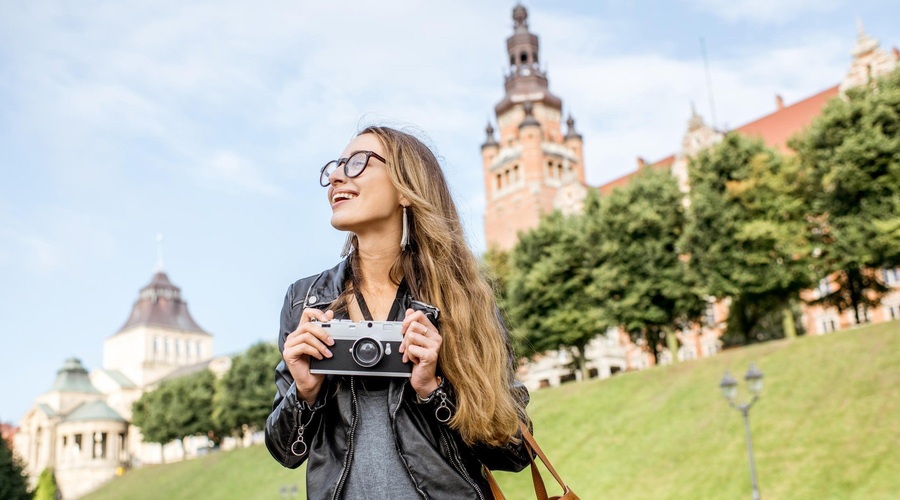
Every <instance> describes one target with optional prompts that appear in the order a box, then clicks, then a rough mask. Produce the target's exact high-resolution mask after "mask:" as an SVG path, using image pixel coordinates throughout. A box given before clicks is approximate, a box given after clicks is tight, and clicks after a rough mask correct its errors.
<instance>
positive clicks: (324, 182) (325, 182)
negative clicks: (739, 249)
mask: <svg viewBox="0 0 900 500" xmlns="http://www.w3.org/2000/svg"><path fill="white" fill-rule="evenodd" d="M360 153H363V154H365V155H366V162H365V163H363V166H362V168H361V169H359V172H356V173H355V174H353V175H350V170H349V168H348V165H350V159H351V158H353V157H354V156H356V155H358V154H360ZM373 156H374V157H375V158H376V159H379V160H381V162H382V163H384V164H387V160H385V159H384V158H382V157H381V155H380V154H378V153H376V152H374V151H365V150H360V151H354V152H352V153H350V156H348V157H346V158H338V159H337V160H331V161H330V162H328V163H326V164H325V166H324V167H322V170H319V184H320V185H321V186H322V187H328V186H330V185H331V181H330V180H329V179H328V178H329V177H331V174H332V173H333V172H334V171H335V170H337V169H339V168H341V165H343V166H344V175H346V176H347V178H348V179H352V178H354V177H359V176H360V175H362V173H363V172H365V170H366V167H368V166H369V159H371V158H372V157H373ZM332 163H336V165H335V166H334V170H332V171H331V172H329V173H328V175H325V171H326V170H328V166H329V165H331V164H332Z"/></svg>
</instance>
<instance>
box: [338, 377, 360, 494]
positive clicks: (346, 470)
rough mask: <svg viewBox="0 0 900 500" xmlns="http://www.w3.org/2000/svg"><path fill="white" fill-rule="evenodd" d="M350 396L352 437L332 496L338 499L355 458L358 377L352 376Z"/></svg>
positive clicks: (357, 418) (357, 419)
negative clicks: (354, 441) (354, 437)
mask: <svg viewBox="0 0 900 500" xmlns="http://www.w3.org/2000/svg"><path fill="white" fill-rule="evenodd" d="M350 396H351V398H352V404H351V409H352V411H353V419H352V420H351V422H350V437H349V443H348V444H347V456H346V457H344V468H343V470H341V479H340V480H338V484H337V488H335V489H334V495H333V496H332V497H331V498H332V499H333V500H337V499H338V498H340V496H341V490H343V489H344V483H345V482H346V481H347V475H348V473H349V472H350V462H351V461H352V460H353V434H355V433H356V424H357V422H358V421H359V405H358V402H357V400H356V377H350Z"/></svg>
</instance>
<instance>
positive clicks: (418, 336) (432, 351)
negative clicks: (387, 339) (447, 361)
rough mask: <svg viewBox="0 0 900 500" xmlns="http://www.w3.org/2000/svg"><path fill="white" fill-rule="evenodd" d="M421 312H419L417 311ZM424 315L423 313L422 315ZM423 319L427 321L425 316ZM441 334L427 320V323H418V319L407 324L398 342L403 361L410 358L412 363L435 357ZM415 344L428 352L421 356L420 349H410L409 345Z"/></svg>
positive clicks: (438, 348) (439, 345)
mask: <svg viewBox="0 0 900 500" xmlns="http://www.w3.org/2000/svg"><path fill="white" fill-rule="evenodd" d="M419 314H421V313H419ZM422 316H423V317H424V315H422ZM424 319H425V321H428V320H427V318H424ZM441 342H442V339H441V335H440V333H438V331H437V329H435V328H434V326H433V325H431V322H430V321H429V322H428V324H427V325H426V324H423V323H419V322H418V321H412V322H410V323H408V324H407V327H406V331H405V333H404V335H403V342H401V343H400V352H402V353H403V362H404V363H405V362H406V361H407V360H412V362H413V363H416V364H418V363H420V362H421V360H422V359H423V358H424V359H432V358H433V359H435V360H436V359H437V355H438V352H439V351H440V348H441ZM413 346H416V347H419V348H421V349H424V350H425V351H428V352H429V354H427V355H425V356H423V355H422V354H421V353H422V352H423V351H421V350H420V349H416V350H414V351H413V350H411V347H413Z"/></svg>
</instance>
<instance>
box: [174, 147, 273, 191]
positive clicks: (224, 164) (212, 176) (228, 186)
mask: <svg viewBox="0 0 900 500" xmlns="http://www.w3.org/2000/svg"><path fill="white" fill-rule="evenodd" d="M191 173H192V175H193V176H194V177H195V178H196V179H197V180H198V182H199V183H201V184H202V185H206V186H209V187H212V188H215V189H225V190H226V191H233V192H239V193H245V192H249V193H255V194H261V195H263V196H269V197H276V198H283V197H286V196H287V192H286V191H285V190H284V189H282V188H281V187H280V186H278V185H276V184H274V183H272V182H269V181H268V180H266V179H265V178H264V177H263V174H262V173H261V172H260V170H259V169H258V168H257V167H256V166H255V165H254V164H253V163H252V162H251V161H250V160H248V159H246V158H243V157H241V156H240V155H239V154H237V153H235V152H234V151H218V152H216V153H214V154H213V155H212V156H211V157H210V158H209V159H207V160H206V161H202V162H200V164H199V165H198V166H197V167H195V168H193V169H192V170H191Z"/></svg>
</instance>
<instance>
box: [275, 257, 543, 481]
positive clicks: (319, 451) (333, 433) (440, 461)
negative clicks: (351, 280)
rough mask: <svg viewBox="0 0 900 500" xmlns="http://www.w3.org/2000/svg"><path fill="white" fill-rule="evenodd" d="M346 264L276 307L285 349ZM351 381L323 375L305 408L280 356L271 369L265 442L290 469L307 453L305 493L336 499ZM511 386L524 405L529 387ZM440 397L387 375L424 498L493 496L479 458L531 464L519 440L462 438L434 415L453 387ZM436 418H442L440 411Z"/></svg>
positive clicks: (345, 463)
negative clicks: (422, 398)
mask: <svg viewBox="0 0 900 500" xmlns="http://www.w3.org/2000/svg"><path fill="white" fill-rule="evenodd" d="M348 268H349V265H348V262H347V260H344V261H342V262H341V263H340V264H338V265H337V266H335V267H334V268H332V269H330V270H328V271H325V272H323V273H321V274H319V275H316V276H311V277H309V278H304V279H301V280H298V281H297V282H296V283H294V284H293V285H291V286H290V287H289V288H288V291H287V295H286V297H285V300H284V307H283V309H282V311H281V333H280V334H279V336H278V347H279V349H281V350H282V351H284V341H285V338H286V337H287V336H288V335H289V334H290V333H291V332H293V331H294V330H296V328H297V325H298V324H299V322H300V314H301V313H302V311H303V309H304V308H306V307H317V308H321V309H325V308H326V307H327V306H328V305H329V304H331V303H332V302H333V301H334V300H335V299H336V298H337V297H338V296H339V295H340V293H341V291H342V290H343V288H344V283H345V282H346V279H347V277H348V275H347V272H348ZM402 300H404V301H405V303H404V304H401V306H402V307H400V309H399V311H400V315H401V317H399V318H391V319H392V320H398V321H399V320H402V319H403V317H402V315H403V314H404V311H406V309H407V307H408V306H409V302H410V300H412V298H411V297H409V294H406V297H404V298H403V299H402ZM354 379H355V378H354V377H338V376H332V375H326V378H325V381H324V382H323V384H322V388H321V389H320V391H319V396H318V398H317V400H316V402H315V404H313V406H312V407H310V405H309V404H308V403H307V402H306V401H301V400H300V399H299V398H298V397H297V389H296V385H295V384H294V380H293V377H292V376H291V374H290V372H289V371H288V369H287V367H286V366H285V363H284V361H282V362H281V363H279V364H278V366H277V367H276V369H275V386H276V388H277V390H278V392H277V394H276V396H275V402H274V405H273V409H272V413H271V414H270V415H269V418H268V419H267V420H266V446H267V447H268V449H269V452H270V453H271V454H272V456H273V457H274V458H275V459H276V460H277V461H278V462H279V463H281V465H283V466H285V467H289V468H292V469H293V468H296V467H299V466H300V465H301V464H302V463H303V462H304V461H306V460H307V459H309V463H308V465H307V471H306V494H307V497H308V498H310V499H325V498H331V499H339V498H341V495H342V488H343V487H344V483H345V481H346V480H347V476H348V473H349V470H350V461H351V460H352V459H353V433H354V430H355V429H356V423H357V419H358V417H359V416H358V414H357V408H358V406H357V400H356V382H355V380H354ZM513 391H514V393H515V396H516V397H517V398H518V399H519V400H520V401H523V403H524V404H523V407H524V405H525V404H527V403H528V400H529V395H528V391H527V390H526V389H525V387H524V386H523V385H522V384H521V383H518V382H515V383H514V386H513ZM438 395H439V396H440V397H439V398H438V397H435V398H432V399H431V401H429V402H427V403H419V402H417V401H416V394H415V392H414V391H413V390H412V387H410V385H409V381H408V379H401V378H395V379H391V381H390V384H389V387H388V398H389V408H390V409H391V415H390V418H391V425H392V431H393V436H394V440H395V442H396V443H397V450H398V451H399V453H400V458H401V461H402V462H403V464H404V465H405V466H406V469H407V471H408V472H409V475H410V478H412V481H413V483H414V484H415V486H416V490H417V491H418V493H419V495H420V496H421V497H422V498H432V499H451V498H452V499H459V498H477V499H491V498H493V496H492V495H491V492H490V488H489V487H488V485H487V481H486V480H485V479H484V476H483V475H482V471H481V466H482V464H484V465H485V466H487V467H489V468H490V469H492V470H507V471H515V472H518V471H520V470H522V469H523V468H525V467H526V466H527V465H528V464H529V463H530V460H529V458H528V455H527V451H526V450H525V448H524V445H523V444H518V445H516V444H509V445H507V446H504V447H492V446H488V445H479V444H476V445H474V446H469V445H467V444H465V443H464V442H463V440H462V438H461V437H460V436H459V434H458V433H457V432H456V431H455V430H453V429H451V428H450V427H449V426H448V425H447V424H444V423H441V422H440V421H439V420H438V418H437V417H438V416H437V415H436V411H437V409H438V407H439V405H440V403H441V402H442V401H443V402H444V403H445V404H448V405H449V407H450V408H451V411H452V410H453V408H454V405H453V402H454V401H455V398H454V393H453V388H452V386H450V385H449V384H448V383H447V382H445V383H444V384H443V387H442V389H440V390H439V393H438ZM442 411H444V410H442ZM441 417H442V418H443V420H446V417H445V416H444V415H443V414H442V415H441Z"/></svg>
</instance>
